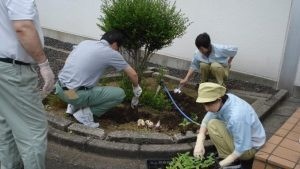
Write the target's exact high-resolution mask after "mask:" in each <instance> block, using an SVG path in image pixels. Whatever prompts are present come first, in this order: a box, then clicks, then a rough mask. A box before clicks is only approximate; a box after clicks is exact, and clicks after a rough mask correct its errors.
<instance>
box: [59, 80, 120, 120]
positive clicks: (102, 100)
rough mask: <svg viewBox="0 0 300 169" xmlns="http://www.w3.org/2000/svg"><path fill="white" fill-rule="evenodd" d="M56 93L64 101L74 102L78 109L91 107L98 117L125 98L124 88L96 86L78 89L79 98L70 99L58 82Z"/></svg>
mask: <svg viewBox="0 0 300 169" xmlns="http://www.w3.org/2000/svg"><path fill="white" fill-rule="evenodd" d="M55 86H56V94H57V95H58V96H59V98H61V99H62V100H63V101H64V102H66V103H68V104H72V105H73V106H74V107H75V108H76V109H78V108H84V107H90V109H91V111H92V112H93V114H94V115H95V116H97V117H100V116H101V115H103V114H104V113H105V112H106V111H108V110H109V109H111V108H112V107H115V106H116V105H118V104H120V103H121V102H122V101H123V99H124V98H125V93H124V90H123V89H121V88H119V87H110V86H96V87H93V88H91V89H88V90H77V91H76V94H77V96H78V97H77V98H76V99H70V98H68V96H67V95H65V94H64V90H63V89H62V88H61V86H60V85H59V84H58V83H56V85H55Z"/></svg>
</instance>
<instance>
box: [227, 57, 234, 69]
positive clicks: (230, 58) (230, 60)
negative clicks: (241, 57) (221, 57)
mask: <svg viewBox="0 0 300 169" xmlns="http://www.w3.org/2000/svg"><path fill="white" fill-rule="evenodd" d="M233 58H234V57H229V59H228V66H229V68H231V62H232V60H233Z"/></svg>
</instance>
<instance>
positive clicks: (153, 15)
mask: <svg viewBox="0 0 300 169" xmlns="http://www.w3.org/2000/svg"><path fill="white" fill-rule="evenodd" d="M101 12H102V14H103V15H102V16H100V18H99V20H100V24H97V25H98V26H99V27H100V28H101V30H103V31H104V32H107V31H110V30H113V29H117V30H120V31H122V32H123V33H124V34H125V35H126V37H127V41H126V43H125V44H124V48H125V50H126V53H128V55H129V58H130V60H129V62H130V63H131V64H132V66H133V67H134V68H135V69H136V70H137V72H138V74H139V77H142V72H143V71H144V70H145V68H146V63H147V62H148V61H149V59H150V58H151V56H152V55H153V54H154V52H155V51H157V50H159V49H162V48H163V47H166V46H169V45H170V44H171V43H172V41H173V40H174V39H175V38H178V37H181V36H182V35H183V34H184V32H185V30H186V29H187V27H188V26H189V25H190V22H189V19H188V18H187V17H184V14H182V13H181V11H180V10H179V11H176V6H175V3H173V4H170V3H169V2H167V0H103V4H102V6H101ZM141 48H143V49H144V52H143V53H142V52H141ZM140 80H141V78H140Z"/></svg>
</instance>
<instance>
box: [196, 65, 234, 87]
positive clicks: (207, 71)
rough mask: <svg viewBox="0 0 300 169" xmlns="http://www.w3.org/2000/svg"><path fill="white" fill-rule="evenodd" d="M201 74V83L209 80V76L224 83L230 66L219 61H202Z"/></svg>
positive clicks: (221, 83)
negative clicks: (209, 62)
mask: <svg viewBox="0 0 300 169" xmlns="http://www.w3.org/2000/svg"><path fill="white" fill-rule="evenodd" d="M200 75H201V83H203V82H207V81H208V79H209V78H214V79H215V80H216V81H217V83H219V84H220V85H224V80H225V79H227V78H228V75H229V67H228V66H223V65H221V64H220V63H217V62H213V63H211V64H208V63H203V62H200ZM211 76H212V77H211Z"/></svg>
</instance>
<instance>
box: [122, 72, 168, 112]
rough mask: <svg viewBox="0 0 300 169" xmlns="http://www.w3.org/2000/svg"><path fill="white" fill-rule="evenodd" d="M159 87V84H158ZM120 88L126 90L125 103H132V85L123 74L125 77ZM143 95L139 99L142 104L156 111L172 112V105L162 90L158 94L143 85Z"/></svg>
mask: <svg viewBox="0 0 300 169" xmlns="http://www.w3.org/2000/svg"><path fill="white" fill-rule="evenodd" d="M157 85H158V84H157ZM120 87H121V88H122V89H123V90H124V92H125V94H126V97H125V99H124V100H125V101H127V102H130V101H131V99H132V97H133V93H132V83H131V81H130V80H129V78H128V77H127V76H125V75H124V74H123V77H122V79H121V81H120ZM142 88H143V93H142V95H141V97H140V99H139V101H140V104H143V105H146V106H149V107H151V108H153V109H156V110H171V108H172V104H171V102H170V101H169V100H168V98H167V96H166V95H165V93H163V92H162V90H160V91H159V92H158V93H157V94H156V91H154V90H151V89H148V88H147V87H146V85H142Z"/></svg>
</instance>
